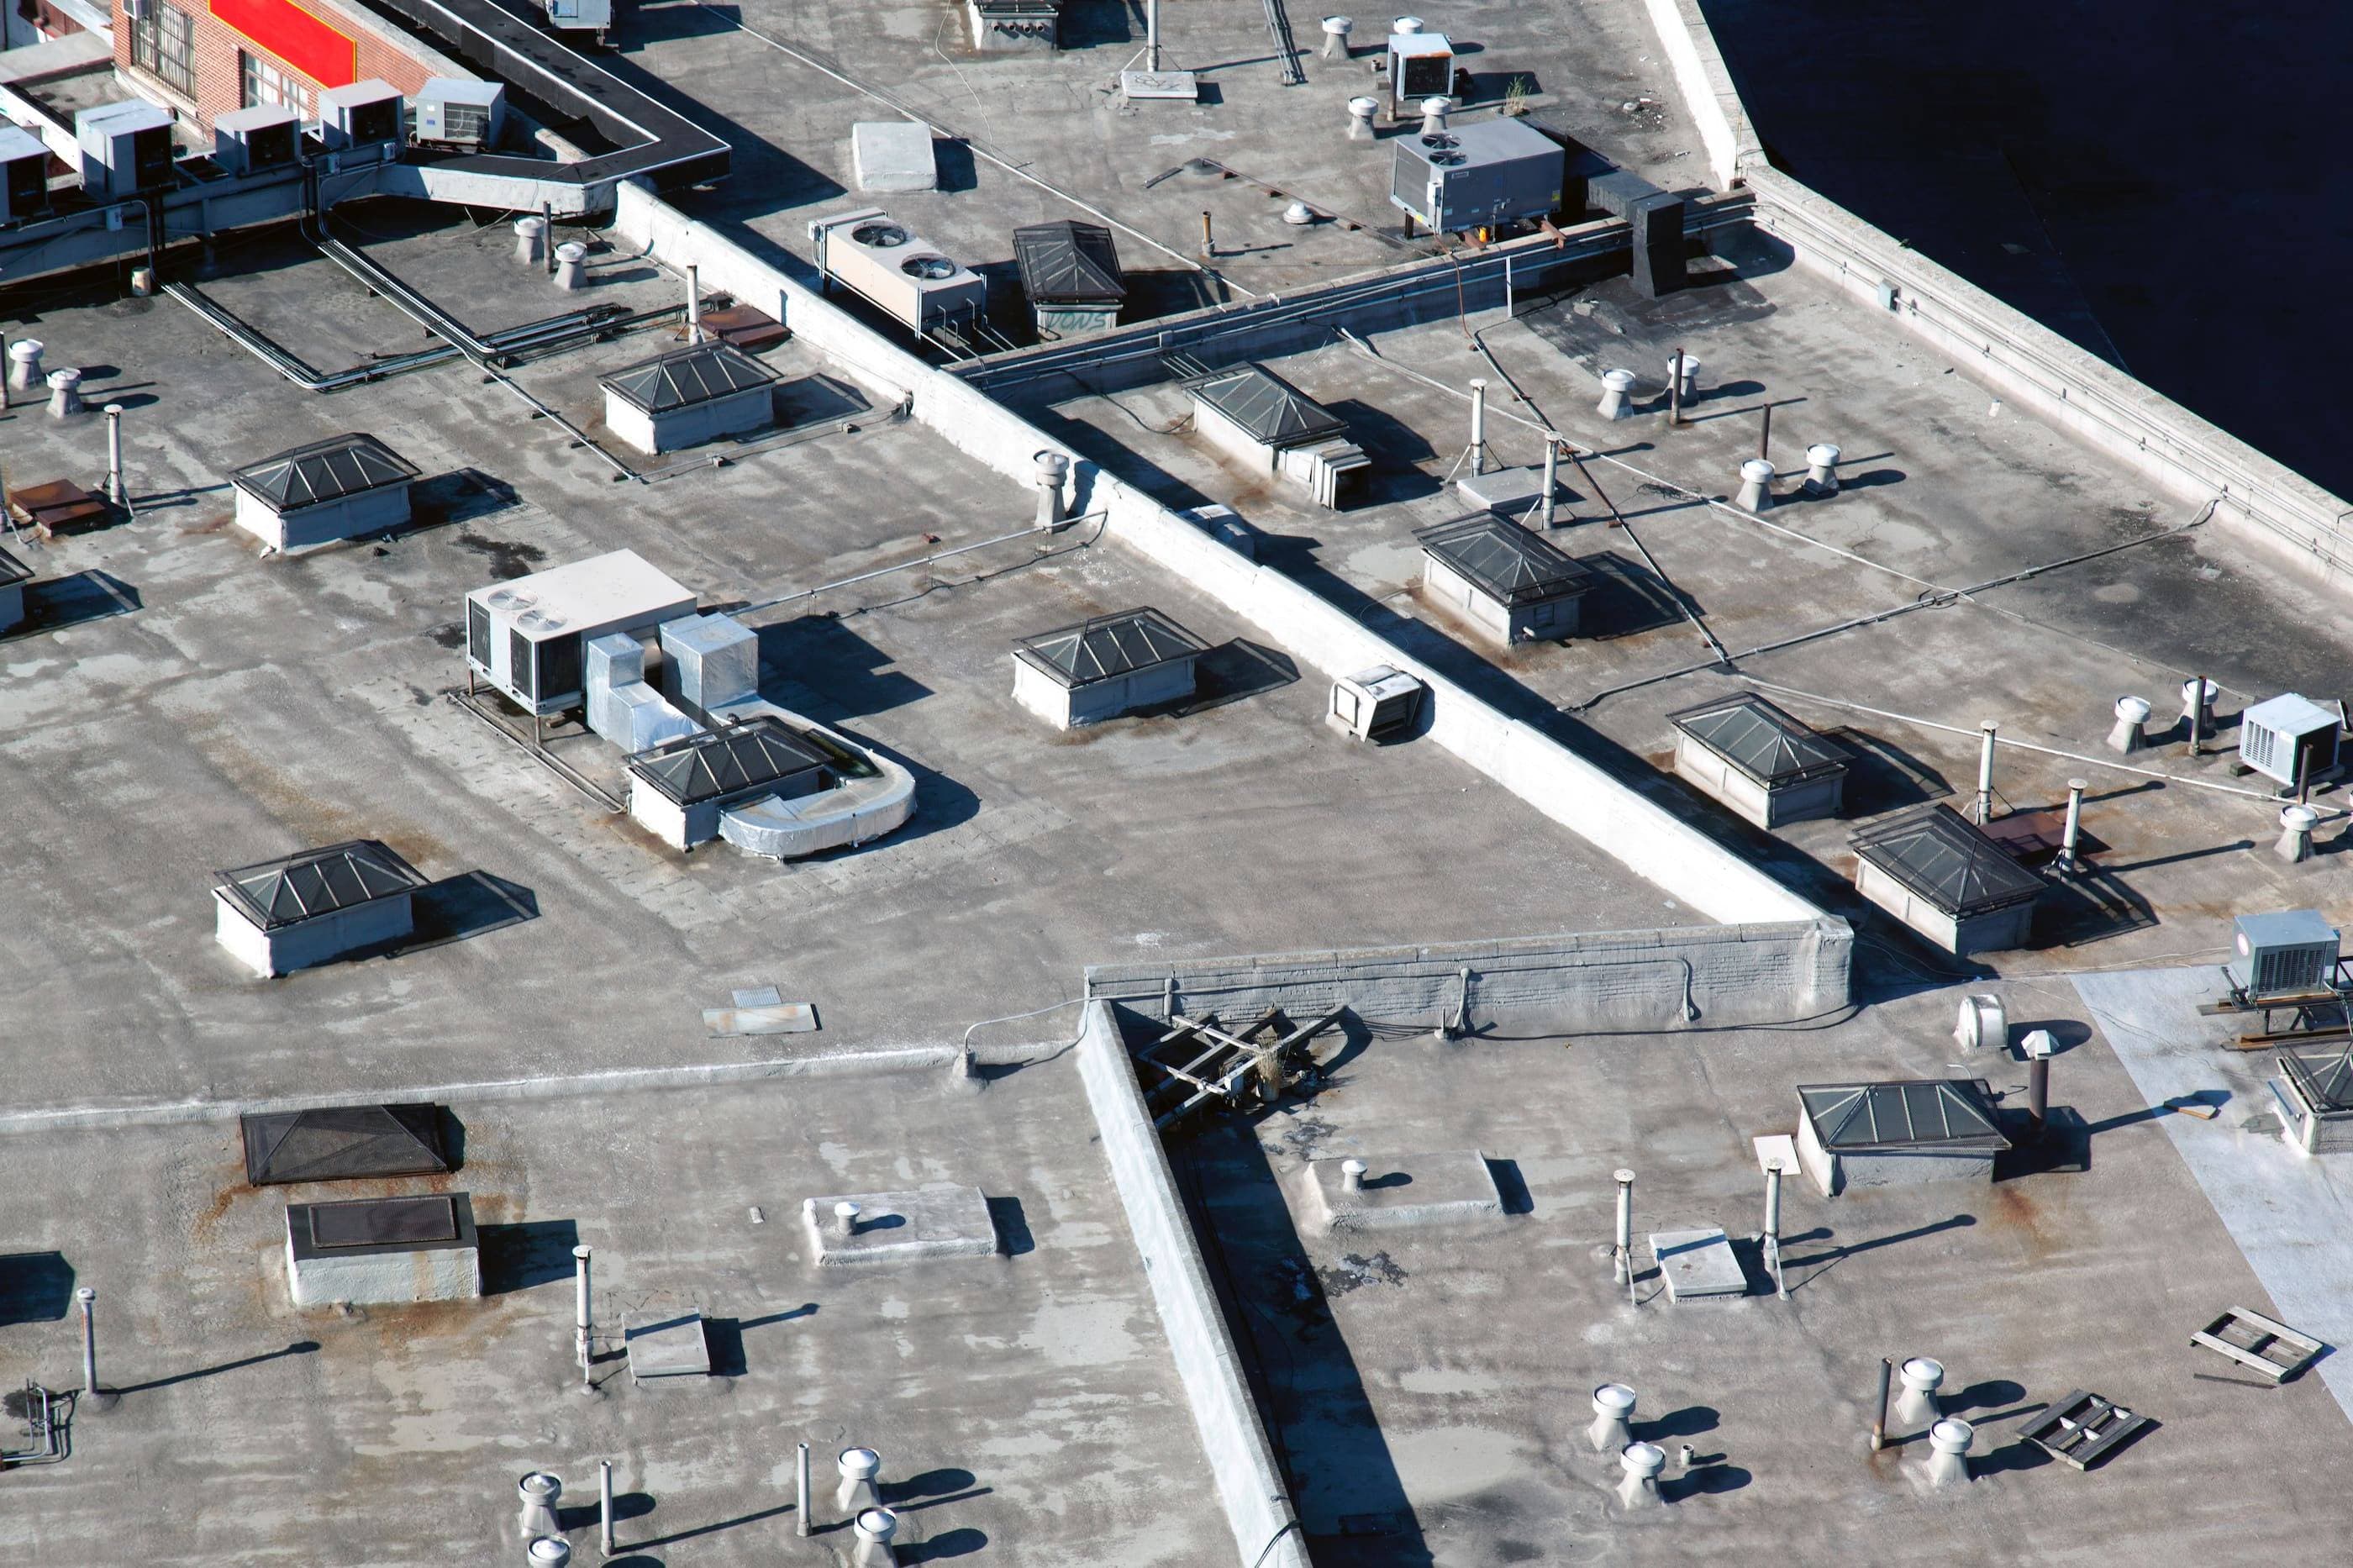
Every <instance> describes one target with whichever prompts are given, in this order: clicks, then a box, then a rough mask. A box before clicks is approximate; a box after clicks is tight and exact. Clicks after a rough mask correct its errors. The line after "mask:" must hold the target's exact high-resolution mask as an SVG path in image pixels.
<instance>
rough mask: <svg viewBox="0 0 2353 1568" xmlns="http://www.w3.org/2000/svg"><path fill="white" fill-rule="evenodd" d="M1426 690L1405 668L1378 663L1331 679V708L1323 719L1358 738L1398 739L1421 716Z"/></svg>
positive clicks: (1410, 728) (1346, 733)
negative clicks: (1354, 672) (1333, 679)
mask: <svg viewBox="0 0 2353 1568" xmlns="http://www.w3.org/2000/svg"><path fill="white" fill-rule="evenodd" d="M1429 691H1430V688H1428V687H1427V686H1424V685H1423V684H1422V683H1421V682H1420V681H1419V680H1418V679H1415V678H1414V677H1412V676H1410V675H1408V674H1406V673H1405V671H1403V670H1401V669H1396V668H1391V667H1390V666H1388V665H1386V664H1377V665H1375V666H1373V668H1370V669H1360V670H1358V671H1357V672H1356V674H1354V675H1344V676H1342V677H1341V678H1340V679H1337V680H1335V681H1334V682H1333V683H1332V710H1331V711H1330V712H1328V713H1326V714H1325V715H1324V722H1325V723H1327V724H1329V725H1331V726H1332V727H1333V728H1334V729H1335V730H1337V731H1341V732H1342V733H1343V734H1345V735H1347V736H1349V737H1351V738H1352V739H1355V740H1358V741H1387V740H1393V739H1397V738H1398V737H1401V736H1403V735H1405V734H1406V733H1407V732H1409V731H1411V730H1412V728H1413V726H1414V724H1415V722H1416V721H1418V720H1419V719H1420V717H1421V704H1422V700H1423V699H1424V698H1425V697H1427V696H1428V695H1429Z"/></svg>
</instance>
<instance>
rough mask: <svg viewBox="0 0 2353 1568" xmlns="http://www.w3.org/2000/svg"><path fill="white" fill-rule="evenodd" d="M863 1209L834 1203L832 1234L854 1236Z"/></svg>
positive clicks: (854, 1451)
mask: <svg viewBox="0 0 2353 1568" xmlns="http://www.w3.org/2000/svg"><path fill="white" fill-rule="evenodd" d="M862 1212H863V1211H862V1210H860V1208H859V1206H858V1205H856V1204H854V1203H851V1202H850V1201H849V1199H847V1198H844V1199H843V1200H842V1201H841V1202H839V1203H838V1204H836V1205H833V1231H834V1234H835V1235H836V1236H856V1235H857V1234H858V1216H859V1215H860V1213H862ZM849 1451H850V1452H852V1453H858V1452H863V1450H860V1449H851V1450H849Z"/></svg>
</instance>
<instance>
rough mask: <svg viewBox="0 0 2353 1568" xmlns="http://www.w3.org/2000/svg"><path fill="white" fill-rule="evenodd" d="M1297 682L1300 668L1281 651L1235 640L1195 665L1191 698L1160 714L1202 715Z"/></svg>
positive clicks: (1218, 647) (1238, 638) (1176, 703)
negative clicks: (1230, 703) (1213, 709)
mask: <svg viewBox="0 0 2353 1568" xmlns="http://www.w3.org/2000/svg"><path fill="white" fill-rule="evenodd" d="M1298 679H1299V666H1298V664H1297V662H1296V661H1294V660H1293V658H1292V657H1291V656H1290V655H1289V654H1287V653H1284V652H1283V651H1282V649H1280V648H1273V647H1267V646H1266V645H1265V644H1264V643H1254V642H1251V641H1250V640H1249V639H1248V638H1246V637H1234V638H1231V639H1229V641H1226V642H1222V643H1220V644H1219V645H1218V646H1217V647H1213V648H1211V649H1210V650H1209V651H1208V652H1207V653H1205V654H1203V655H1202V656H1201V657H1200V658H1199V659H1198V660H1197V661H1196V662H1195V665H1194V689H1193V695H1192V696H1190V697H1188V698H1185V699H1183V700H1180V701H1177V702H1174V703H1171V704H1169V705H1168V707H1167V708H1166V709H1165V710H1162V711H1166V712H1169V713H1173V714H1178V715H1182V714H1187V713H1202V712H1206V711H1208V710H1209V709H1212V708H1223V707H1224V706H1226V704H1228V703H1229V702H1240V701H1242V700H1244V699H1246V698H1251V697H1257V696H1260V695H1262V694H1263V693H1265V692H1269V691H1275V690H1279V689H1282V688H1283V687H1286V686H1289V685H1292V684H1293V683H1294V682H1296V681H1297V680H1298Z"/></svg>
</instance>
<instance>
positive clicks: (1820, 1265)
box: [1781, 1214, 1978, 1295]
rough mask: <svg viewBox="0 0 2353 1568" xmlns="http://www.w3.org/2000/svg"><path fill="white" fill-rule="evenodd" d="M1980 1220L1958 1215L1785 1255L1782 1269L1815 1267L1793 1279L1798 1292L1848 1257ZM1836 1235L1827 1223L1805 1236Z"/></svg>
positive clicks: (1962, 1227) (1793, 1289) (1792, 1290)
mask: <svg viewBox="0 0 2353 1568" xmlns="http://www.w3.org/2000/svg"><path fill="white" fill-rule="evenodd" d="M1977 1223H1978V1219H1977V1215H1967V1214H1957V1215H1953V1216H1952V1217H1951V1218H1950V1219H1940V1220H1936V1221H1932V1222H1931V1223H1929V1224H1927V1225H1918V1226H1913V1227H1912V1228H1911V1229H1910V1230H1899V1231H1894V1232H1891V1233H1889V1234H1888V1235H1886V1236H1875V1237H1872V1238H1871V1239H1870V1240H1869V1241H1856V1242H1848V1243H1844V1244H1842V1245H1841V1246H1837V1247H1829V1248H1827V1249H1825V1250H1823V1251H1820V1252H1816V1253H1812V1254H1810V1255H1809V1256H1807V1257H1804V1258H1790V1257H1787V1256H1784V1257H1783V1258H1782V1259H1781V1271H1782V1273H1783V1274H1784V1275H1785V1276H1786V1275H1787V1274H1788V1273H1789V1272H1790V1271H1791V1270H1793V1269H1798V1268H1810V1269H1812V1270H1813V1272H1812V1273H1810V1274H1809V1275H1807V1276H1806V1277H1805V1279H1792V1280H1790V1281H1789V1291H1790V1294H1792V1295H1795V1294H1796V1293H1797V1292H1798V1291H1799V1289H1802V1288H1803V1287H1805V1286H1807V1285H1810V1284H1812V1283H1813V1282H1814V1281H1815V1280H1816V1279H1820V1278H1821V1276H1823V1275H1824V1274H1827V1273H1828V1272H1830V1270H1831V1268H1835V1267H1836V1266H1837V1265H1839V1264H1841V1263H1843V1262H1845V1261H1846V1260H1847V1259H1848V1258H1853V1257H1856V1256H1858V1255H1859V1254H1862V1253H1865V1252H1876V1251H1878V1250H1879V1249H1880V1248H1882V1247H1899V1246H1901V1245H1903V1244H1904V1243H1905V1242H1907V1241H1919V1240H1921V1239H1923V1238H1925V1237H1931V1236H1937V1235H1941V1234H1942V1233H1944V1232H1946V1231H1948V1230H1966V1229H1968V1227H1969V1226H1973V1225H1975V1224H1977ZM1836 1234H1837V1233H1836V1232H1835V1231H1832V1230H1831V1229H1830V1228H1829V1227H1828V1226H1816V1227H1815V1228H1814V1229H1813V1230H1812V1231H1809V1232H1808V1233H1807V1234H1806V1236H1805V1237H1804V1238H1803V1239H1806V1240H1812V1239H1815V1238H1816V1237H1820V1238H1822V1239H1829V1238H1831V1237H1835V1236H1836ZM1789 1239H1790V1240H1791V1241H1796V1240H1799V1239H1800V1238H1799V1237H1790V1238H1789ZM1786 1245H1787V1243H1784V1246H1786Z"/></svg>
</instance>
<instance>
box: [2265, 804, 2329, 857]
mask: <svg viewBox="0 0 2353 1568" xmlns="http://www.w3.org/2000/svg"><path fill="white" fill-rule="evenodd" d="M2319 820H2320V813H2319V812H2317V811H2315V810H2314V809H2313V808H2312V807H2311V806H2308V805H2284V806H2282V807H2280V838H2279V842H2278V843H2277V844H2276V845H2274V846H2273V853H2274V854H2276V855H2277V856H2278V857H2279V858H2281V859H2283V860H2284V861H2286V862H2287V863H2288V864H2289V865H2291V866H2293V865H2295V864H2297V863H2298V862H2299V861H2303V860H2307V859H2309V858H2311V857H2312V829H2313V826H2314V825H2315V824H2316V823H2318V822H2319Z"/></svg>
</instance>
